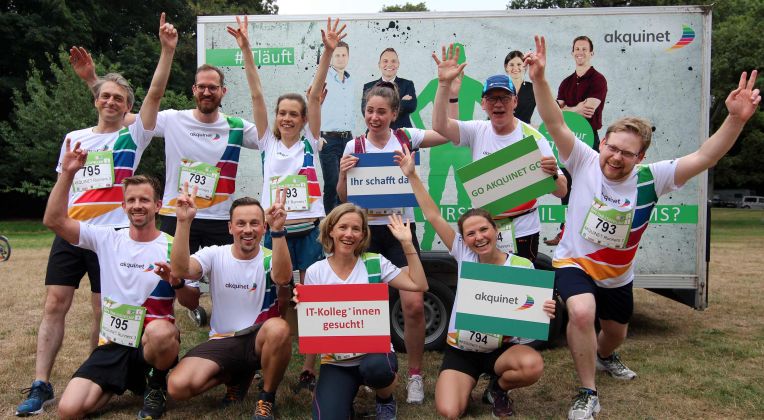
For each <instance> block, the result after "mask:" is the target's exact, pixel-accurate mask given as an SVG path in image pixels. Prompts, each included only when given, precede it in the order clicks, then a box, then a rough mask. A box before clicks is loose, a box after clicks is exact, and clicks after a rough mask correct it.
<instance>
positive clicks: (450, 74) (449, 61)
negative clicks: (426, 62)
mask: <svg viewBox="0 0 764 420" xmlns="http://www.w3.org/2000/svg"><path fill="white" fill-rule="evenodd" d="M441 49H442V51H441V58H440V59H438V55H437V54H435V53H434V52H433V53H432V59H433V60H435V64H437V65H438V80H440V81H442V82H449V83H450V82H451V81H452V80H454V79H455V78H456V77H457V76H459V74H460V73H461V72H462V71H463V70H464V67H466V66H467V63H462V64H459V63H458V59H459V47H458V46H454V44H451V45H449V46H448V51H446V47H445V46H443V47H441Z"/></svg>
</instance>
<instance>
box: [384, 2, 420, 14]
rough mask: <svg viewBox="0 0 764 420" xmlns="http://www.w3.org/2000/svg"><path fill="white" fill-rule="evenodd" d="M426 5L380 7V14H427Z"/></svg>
mask: <svg viewBox="0 0 764 420" xmlns="http://www.w3.org/2000/svg"><path fill="white" fill-rule="evenodd" d="M429 11H430V10H429V9H428V8H427V5H426V4H424V2H421V3H417V4H414V3H409V2H406V4H403V5H393V6H382V10H380V12H429Z"/></svg>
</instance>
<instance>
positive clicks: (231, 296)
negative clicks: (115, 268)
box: [168, 186, 292, 420]
mask: <svg viewBox="0 0 764 420" xmlns="http://www.w3.org/2000/svg"><path fill="white" fill-rule="evenodd" d="M187 188H188V187H187V186H184V192H183V194H181V195H180V197H178V204H177V206H176V208H175V213H176V217H177V220H178V224H177V230H176V233H175V235H176V236H175V246H174V247H173V249H172V256H171V261H172V271H173V274H175V275H178V276H180V277H183V278H187V279H193V280H197V279H199V278H201V277H202V276H207V277H208V278H209V280H210V291H211V295H212V319H211V322H210V339H209V340H208V341H207V342H204V343H202V344H200V345H198V346H196V347H194V348H193V349H191V350H189V352H188V353H186V355H185V356H184V357H183V359H182V360H181V361H180V363H179V364H178V366H177V367H176V368H175V369H174V370H173V372H172V374H171V375H170V377H169V380H168V389H169V392H170V396H172V398H173V399H174V400H176V401H181V400H186V399H189V398H191V397H193V396H195V395H199V394H201V393H203V392H205V391H207V390H209V389H211V388H213V387H215V386H217V385H220V384H225V385H226V394H225V397H224V398H223V406H228V405H230V404H233V403H238V402H241V401H242V400H243V399H244V397H245V396H246V395H247V390H248V389H249V386H250V384H251V383H252V379H253V377H254V375H255V371H256V370H258V369H262V373H263V389H262V391H261V392H260V395H259V397H258V400H257V403H256V408H255V415H254V419H256V420H267V419H273V408H274V404H275V398H276V389H277V388H278V385H279V383H280V382H281V380H282V378H283V377H284V372H285V371H286V368H287V365H288V364H289V359H290V357H291V354H292V353H291V351H292V344H291V343H292V340H291V338H290V330H289V324H287V322H286V321H285V320H283V319H282V318H281V317H279V316H278V306H277V305H276V295H277V288H278V286H283V285H287V284H289V281H290V280H291V278H292V262H291V259H290V256H289V248H288V246H287V241H286V230H285V229H284V222H285V221H286V210H285V209H284V201H285V200H286V192H285V191H280V192H278V195H277V197H278V199H277V200H274V201H275V202H274V203H273V205H272V206H271V207H270V208H269V209H268V211H266V212H264V211H263V208H262V207H261V206H260V202H258V201H257V200H255V199H254V198H251V197H241V198H239V199H236V200H235V201H234V202H233V203H232V204H231V210H230V218H231V221H230V222H228V228H229V231H230V232H231V235H233V244H232V245H225V246H217V245H213V246H209V247H204V248H202V249H201V250H199V251H198V252H196V253H195V254H193V255H191V254H190V252H189V248H188V238H189V232H190V226H191V223H192V221H193V219H194V215H195V214H196V211H197V209H196V206H195V201H196V200H195V198H196V197H195V196H196V193H195V191H194V192H192V193H191V194H190V195H189V194H188V189H187ZM266 225H268V226H269V227H270V230H271V235H272V237H273V252H271V250H269V249H267V248H264V247H261V246H260V241H261V239H262V237H263V235H264V234H265V229H266ZM197 296H198V292H197ZM274 315H276V316H274Z"/></svg>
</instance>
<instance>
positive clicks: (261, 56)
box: [206, 47, 294, 66]
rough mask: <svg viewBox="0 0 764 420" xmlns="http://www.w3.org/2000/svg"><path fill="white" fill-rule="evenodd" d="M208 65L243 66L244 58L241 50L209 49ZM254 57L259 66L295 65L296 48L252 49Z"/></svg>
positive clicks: (207, 52)
mask: <svg viewBox="0 0 764 420" xmlns="http://www.w3.org/2000/svg"><path fill="white" fill-rule="evenodd" d="M206 54H207V57H206V58H207V59H206V61H207V64H211V65H213V66H243V65H244V57H243V55H242V53H241V50H240V49H239V48H222V49H207V51H206ZM252 57H253V58H254V59H255V64H257V65H258V66H291V65H294V48H292V47H279V48H252Z"/></svg>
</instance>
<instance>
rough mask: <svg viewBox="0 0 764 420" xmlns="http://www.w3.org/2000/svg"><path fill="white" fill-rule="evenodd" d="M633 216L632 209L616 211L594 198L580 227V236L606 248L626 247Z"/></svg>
mask: <svg viewBox="0 0 764 420" xmlns="http://www.w3.org/2000/svg"><path fill="white" fill-rule="evenodd" d="M633 218H634V209H631V210H628V211H618V210H617V209H614V208H612V207H610V206H608V205H607V204H605V203H603V202H602V201H600V200H599V199H597V198H595V199H594V202H593V203H592V206H591V207H590V208H589V213H587V214H586V219H585V220H584V225H583V226H582V227H581V236H582V237H583V238H584V239H586V240H587V241H589V242H592V243H595V244H598V245H602V246H605V247H608V248H613V249H623V248H626V243H627V242H628V240H629V234H630V233H631V220H632V219H633Z"/></svg>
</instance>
